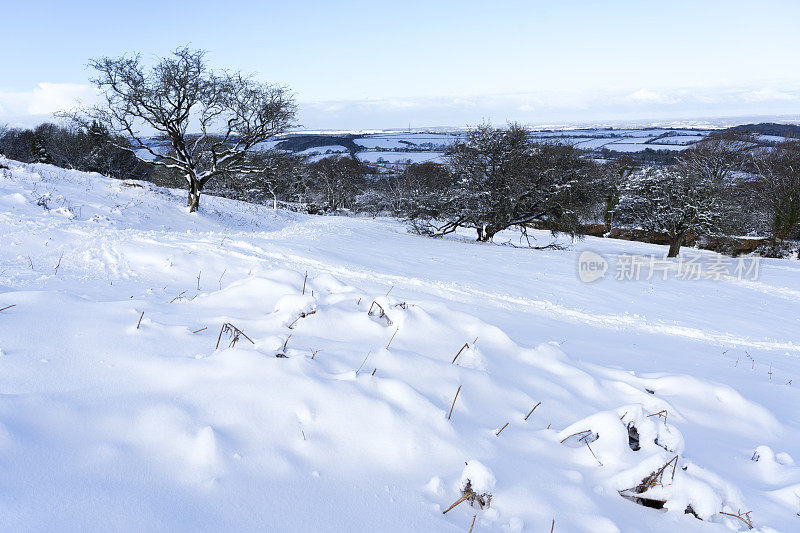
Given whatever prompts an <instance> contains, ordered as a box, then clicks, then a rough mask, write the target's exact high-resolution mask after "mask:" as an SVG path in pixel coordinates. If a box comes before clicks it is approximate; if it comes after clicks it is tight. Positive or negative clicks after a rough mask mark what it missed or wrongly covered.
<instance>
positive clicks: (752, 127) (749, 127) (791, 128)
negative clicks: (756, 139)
mask: <svg viewBox="0 0 800 533" xmlns="http://www.w3.org/2000/svg"><path fill="white" fill-rule="evenodd" d="M725 131H732V132H736V133H755V134H759V135H774V136H776V137H791V138H795V139H800V126H796V125H794V124H775V123H774V122H762V123H761V124H742V125H741V126H734V127H732V128H728V129H727V130H725Z"/></svg>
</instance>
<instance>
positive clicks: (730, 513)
mask: <svg viewBox="0 0 800 533" xmlns="http://www.w3.org/2000/svg"><path fill="white" fill-rule="evenodd" d="M0 164H2V165H4V166H7V167H9V168H8V169H4V170H0V309H2V310H0V393H1V394H2V395H0V465H1V466H2V477H0V523H2V524H3V529H4V530H14V531H20V530H25V531H54V530H56V531H77V530H83V531H85V530H90V531H99V530H103V531H109V530H113V531H134V530H135V531H141V530H148V531H176V530H180V531H182V530H186V531H198V530H206V531H222V530H225V531H251V530H252V531H255V530H258V531H264V530H267V531H468V530H470V528H472V529H473V531H475V532H480V531H550V528H551V527H552V528H553V530H554V531H562V532H565V531H570V532H571V531H592V532H612V531H625V532H627V531H660V532H674V531H709V532H710V531H729V530H746V529H747V528H748V526H747V525H746V523H745V522H747V521H750V520H752V524H753V526H754V527H755V528H756V529H757V530H759V531H765V532H766V531H787V532H788V531H798V530H800V516H798V513H799V512H800V465H798V464H796V463H795V461H798V462H800V415H798V406H800V390H799V389H800V314H799V313H798V309H799V307H798V306H799V305H800V281H798V280H800V262H798V261H789V260H764V261H762V262H761V265H760V272H759V276H758V279H756V280H753V279H736V278H735V277H729V276H722V277H721V279H717V280H704V281H694V280H686V279H676V277H675V276H669V277H668V279H662V277H661V276H660V275H658V276H655V277H653V279H650V280H646V279H641V280H639V281H618V280H616V279H614V277H613V276H608V277H606V278H605V279H603V280H600V281H596V282H594V283H582V282H580V281H579V280H578V276H577V270H576V269H577V266H576V265H577V260H578V256H579V254H580V253H581V252H583V251H586V250H591V251H594V252H597V253H599V254H602V255H603V256H605V257H606V258H607V259H609V260H610V261H611V262H612V263H613V262H614V259H615V258H617V259H618V258H619V257H621V256H622V255H625V254H634V253H639V254H651V253H658V254H663V253H664V251H665V250H664V249H663V248H662V247H657V246H652V245H647V244H642V243H634V242H625V241H616V240H609V239H595V238H587V239H586V240H584V241H581V242H578V243H569V242H568V241H562V243H563V244H569V248H568V249H567V250H539V251H532V250H529V249H522V248H514V247H511V246H497V245H492V244H477V243H474V242H472V235H463V236H455V237H452V238H450V239H442V240H433V239H428V238H424V237H419V236H415V235H411V234H409V233H408V232H407V231H406V230H405V228H404V227H403V226H402V225H401V224H400V223H398V222H396V221H392V220H385V219H377V220H373V219H358V218H345V217H312V216H304V215H299V214H295V213H288V212H282V211H272V210H270V209H267V208H264V207H261V206H255V205H250V204H245V203H240V202H235V201H230V200H225V199H220V198H214V197H210V196H205V197H203V199H202V201H201V210H200V212H199V213H197V214H193V215H190V214H188V213H187V212H186V209H185V207H184V204H185V198H184V192H183V191H171V190H166V189H160V188H158V187H155V186H153V185H151V184H148V183H134V182H121V181H115V180H110V179H107V178H104V177H102V176H99V175H95V174H86V173H79V172H70V171H65V170H61V169H57V168H55V167H50V166H47V165H22V164H19V163H16V162H14V161H8V160H0ZM535 236H536V237H537V239H538V241H537V244H546V243H548V242H550V236H549V235H548V234H546V233H536V234H535ZM504 239H516V236H514V235H513V234H508V235H506V236H504V237H502V238H497V239H496V240H497V241H502V240H504ZM514 242H516V241H514ZM681 253H682V254H696V255H699V256H700V258H701V259H703V260H707V261H713V260H715V259H716V258H717V256H716V255H715V254H713V253H711V252H697V251H693V250H684V251H682V252H681ZM306 275H307V276H306ZM370 310H371V311H372V312H370ZM225 324H228V325H229V326H225ZM454 398H455V401H454ZM534 407H535V409H534ZM648 478H649V479H648ZM468 481H469V487H468V490H467V494H473V497H471V499H470V500H471V501H470V500H467V501H464V502H462V503H460V504H459V505H457V506H456V507H454V508H453V509H452V510H450V511H449V512H447V513H446V514H443V511H445V510H446V509H448V507H450V505H451V504H453V503H454V502H456V501H458V500H459V499H460V498H461V497H462V490H463V489H465V487H466V486H467V482H468ZM620 491H622V495H621V494H620ZM489 494H491V499H490V501H489V496H488V495H489ZM623 496H627V497H623ZM643 498H646V499H648V500H649V501H650V503H651V504H652V502H653V501H661V502H666V503H664V504H663V507H664V508H663V509H654V508H650V507H645V506H643V505H639V504H637V503H636V501H634V500H637V501H639V502H640V503H641V502H642V501H643V500H642V499H643ZM480 501H483V502H484V503H485V504H487V505H488V507H485V508H483V509H481V505H480ZM471 504H472V505H471ZM746 512H750V514H747V515H745V514H744V513H746ZM737 515H738V516H737ZM473 519H474V525H473Z"/></svg>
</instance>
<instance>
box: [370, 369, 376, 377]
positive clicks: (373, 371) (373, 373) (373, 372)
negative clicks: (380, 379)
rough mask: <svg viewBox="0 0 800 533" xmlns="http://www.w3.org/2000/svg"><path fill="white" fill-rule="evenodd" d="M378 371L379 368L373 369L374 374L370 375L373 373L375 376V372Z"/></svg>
mask: <svg viewBox="0 0 800 533" xmlns="http://www.w3.org/2000/svg"><path fill="white" fill-rule="evenodd" d="M377 371H378V369H377V368H375V369H373V370H372V374H370V375H371V376H374V375H375V372H377Z"/></svg>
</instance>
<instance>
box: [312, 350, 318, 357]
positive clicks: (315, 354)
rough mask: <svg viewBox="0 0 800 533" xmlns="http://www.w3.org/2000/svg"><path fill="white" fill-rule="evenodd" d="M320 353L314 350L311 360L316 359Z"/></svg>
mask: <svg viewBox="0 0 800 533" xmlns="http://www.w3.org/2000/svg"><path fill="white" fill-rule="evenodd" d="M318 353H319V350H314V351H313V352H311V359H314V358H315V357H316V356H317V354H318Z"/></svg>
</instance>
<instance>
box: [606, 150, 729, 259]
mask: <svg viewBox="0 0 800 533" xmlns="http://www.w3.org/2000/svg"><path fill="white" fill-rule="evenodd" d="M723 188H724V182H723V181H721V180H714V179H706V178H702V177H700V176H699V175H698V174H697V173H694V172H687V171H686V170H685V169H684V168H682V167H681V166H680V165H676V166H672V167H669V168H654V167H649V168H645V169H643V170H642V171H640V172H636V173H634V174H631V175H630V176H629V177H628V178H627V179H626V181H625V182H624V183H623V185H622V187H621V190H620V200H619V203H618V204H617V206H616V207H615V208H614V213H615V216H616V218H617V220H618V221H619V222H621V223H623V224H629V225H631V226H634V227H638V228H641V229H643V230H645V231H648V232H651V233H663V234H665V235H666V236H667V237H668V238H669V253H668V254H667V257H676V256H677V255H678V252H679V251H680V249H681V246H682V245H683V243H684V240H685V239H686V238H687V237H688V236H690V235H694V236H707V235H714V234H716V233H717V231H718V229H719V228H721V227H722V226H723V225H724V223H725V217H726V214H727V212H728V208H727V206H726V205H725V203H724V198H725V194H724V191H723Z"/></svg>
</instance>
